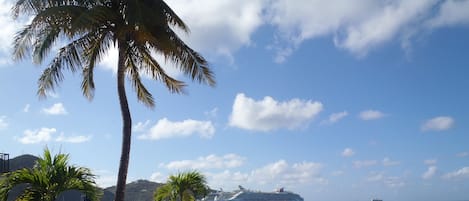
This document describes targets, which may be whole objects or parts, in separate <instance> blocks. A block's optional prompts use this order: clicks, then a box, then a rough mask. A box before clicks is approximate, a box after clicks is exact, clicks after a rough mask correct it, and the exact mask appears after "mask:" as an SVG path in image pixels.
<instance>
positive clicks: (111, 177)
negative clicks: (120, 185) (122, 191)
mask: <svg viewBox="0 0 469 201" xmlns="http://www.w3.org/2000/svg"><path fill="white" fill-rule="evenodd" d="M93 173H95V174H96V175H97V176H96V184H97V185H98V186H99V187H101V188H106V187H110V186H114V185H116V183H117V174H115V173H113V172H111V171H108V170H93Z"/></svg>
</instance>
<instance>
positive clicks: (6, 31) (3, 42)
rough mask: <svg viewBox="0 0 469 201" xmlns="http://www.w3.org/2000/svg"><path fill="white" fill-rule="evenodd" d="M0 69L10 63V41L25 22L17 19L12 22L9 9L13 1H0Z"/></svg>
mask: <svg viewBox="0 0 469 201" xmlns="http://www.w3.org/2000/svg"><path fill="white" fill-rule="evenodd" d="M0 5H2V6H0V27H2V31H1V32H0V68H1V67H3V66H4V65H6V64H10V63H12V62H13V61H12V59H11V48H12V39H13V38H14V36H15V34H16V32H17V31H19V30H20V28H22V27H23V24H25V21H24V20H22V19H19V20H17V21H14V20H13V18H12V16H11V8H12V6H13V1H11V0H0Z"/></svg>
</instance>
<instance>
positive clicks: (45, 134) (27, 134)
mask: <svg viewBox="0 0 469 201" xmlns="http://www.w3.org/2000/svg"><path fill="white" fill-rule="evenodd" d="M56 132H57V129H55V128H41V129H36V130H25V131H24V133H23V136H22V137H20V138H18V141H19V142H20V143H22V144H37V143H41V142H48V141H50V140H51V139H52V135H53V134H54V133H56Z"/></svg>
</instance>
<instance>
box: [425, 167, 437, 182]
mask: <svg viewBox="0 0 469 201" xmlns="http://www.w3.org/2000/svg"><path fill="white" fill-rule="evenodd" d="M436 171H437V167H436V166H429V167H428V169H427V171H425V172H424V173H423V174H422V178H423V179H431V178H433V176H435V174H436Z"/></svg>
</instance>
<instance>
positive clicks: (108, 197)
mask: <svg viewBox="0 0 469 201" xmlns="http://www.w3.org/2000/svg"><path fill="white" fill-rule="evenodd" d="M37 159H38V158H37V157H36V156H32V155H21V156H18V157H15V158H13V159H10V170H11V171H15V170H18V169H21V168H32V167H33V166H34V164H35V162H36V160H37ZM160 185H162V184H160V183H155V182H151V181H146V180H138V181H135V182H132V183H129V184H127V186H126V193H125V200H126V201H151V200H153V199H152V198H153V192H154V191H155V189H156V188H157V187H159V186H160ZM22 188H24V186H23V187H18V188H14V189H13V191H12V192H11V195H10V196H9V198H8V200H7V201H13V200H14V198H16V197H17V196H18V195H19V193H20V191H21V190H22ZM115 190H116V188H115V186H112V187H108V188H105V189H104V190H103V196H102V197H101V201H113V200H114V192H115ZM62 200H66V201H82V200H83V198H82V196H81V193H80V192H78V191H67V192H65V193H63V194H62V195H61V196H60V197H59V198H58V199H57V201H62Z"/></svg>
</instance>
